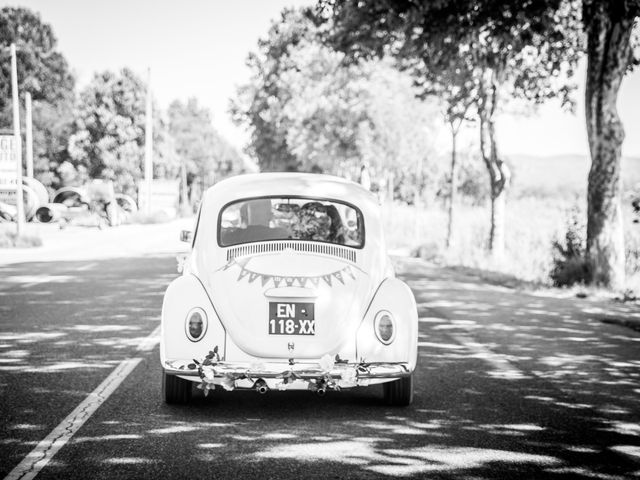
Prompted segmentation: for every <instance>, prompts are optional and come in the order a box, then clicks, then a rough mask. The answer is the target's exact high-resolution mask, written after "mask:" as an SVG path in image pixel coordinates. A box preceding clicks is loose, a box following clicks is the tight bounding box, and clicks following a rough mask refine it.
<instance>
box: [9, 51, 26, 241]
mask: <svg viewBox="0 0 640 480" xmlns="http://www.w3.org/2000/svg"><path fill="white" fill-rule="evenodd" d="M11 96H12V100H13V138H14V144H13V145H14V147H13V148H14V152H15V153H14V154H15V158H16V207H17V218H16V233H17V234H18V236H20V235H21V234H22V231H23V230H24V204H23V202H24V199H23V197H22V140H21V139H20V103H19V101H18V62H17V60H16V45H15V43H12V44H11Z"/></svg>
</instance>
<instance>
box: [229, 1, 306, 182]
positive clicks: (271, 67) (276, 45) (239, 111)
mask: <svg viewBox="0 0 640 480" xmlns="http://www.w3.org/2000/svg"><path fill="white" fill-rule="evenodd" d="M309 17H310V16H309V12H308V11H307V10H291V9H285V10H284V11H283V12H282V14H281V19H280V21H278V22H274V23H273V24H272V25H271V28H270V29H269V32H268V34H267V37H266V38H265V39H261V40H260V41H259V42H258V52H257V53H251V54H250V55H249V57H248V58H247V66H248V67H249V68H250V70H251V72H252V77H251V80H250V81H249V83H247V84H246V85H244V86H243V87H241V88H240V89H239V92H238V98H237V99H236V100H235V101H233V102H232V103H231V113H232V115H233V118H234V121H235V122H236V123H237V124H243V125H245V126H247V127H248V129H249V132H250V135H251V140H250V143H249V146H248V153H250V154H251V155H253V156H255V157H256V158H257V159H258V164H259V166H260V170H262V171H277V170H297V169H298V167H299V166H298V165H297V163H296V159H295V158H294V157H293V155H292V154H291V152H290V150H289V148H288V146H287V140H286V136H287V130H286V127H285V126H284V125H282V124H281V123H278V122H277V121H275V119H274V117H273V115H274V113H277V112H274V110H275V109H276V108H277V104H278V103H279V102H276V104H274V100H275V99H277V100H279V101H280V102H282V101H285V100H286V95H287V92H283V91H282V90H281V89H280V84H279V82H278V79H279V77H280V75H281V73H282V72H283V71H284V70H286V69H287V68H289V67H290V64H289V56H288V55H287V50H288V49H289V48H290V47H291V46H292V45H296V44H297V43H299V42H300V41H301V40H302V39H303V38H310V37H312V36H314V35H315V32H314V31H313V24H312V22H311V21H310V19H309Z"/></svg>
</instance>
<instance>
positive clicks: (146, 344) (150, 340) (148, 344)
mask: <svg viewBox="0 0 640 480" xmlns="http://www.w3.org/2000/svg"><path fill="white" fill-rule="evenodd" d="M160 328H161V326H160V325H158V326H157V327H156V329H155V330H154V331H153V332H151V333H150V334H149V335H148V336H147V337H145V338H144V340H142V341H141V342H140V344H139V345H138V347H137V348H136V350H138V351H139V352H150V351H151V350H153V349H154V348H155V347H156V345H158V344H159V343H160Z"/></svg>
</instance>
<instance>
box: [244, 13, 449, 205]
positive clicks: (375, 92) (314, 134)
mask: <svg viewBox="0 0 640 480" xmlns="http://www.w3.org/2000/svg"><path fill="white" fill-rule="evenodd" d="M281 23H282V25H281V24H275V25H273V26H272V28H271V31H270V34H269V37H268V40H265V41H262V42H261V43H260V46H261V50H262V51H264V52H271V53H272V54H277V55H279V57H278V58H271V57H270V56H267V55H263V56H256V55H254V56H252V58H254V59H258V58H259V59H260V60H259V61H257V60H256V63H254V64H253V67H252V68H253V72H254V74H253V76H252V79H251V82H250V83H249V84H248V85H246V86H244V87H242V88H241V90H240V97H241V98H240V100H239V101H237V102H236V103H235V112H236V115H238V113H241V114H242V115H241V117H240V118H241V120H242V121H243V122H245V123H246V124H247V125H248V126H249V129H250V130H251V131H252V132H253V136H252V145H253V146H254V148H253V150H254V151H255V152H258V151H259V149H258V148H256V143H255V139H256V138H264V139H267V141H271V140H273V139H272V137H271V135H272V134H273V132H279V133H278V135H279V138H280V139H281V140H280V141H279V143H278V145H279V147H280V150H278V156H277V158H275V159H274V160H273V161H265V159H264V157H260V156H259V157H258V158H259V159H260V164H261V167H262V168H263V169H264V168H265V166H266V168H268V169H273V166H274V165H276V162H279V168H280V169H283V170H285V169H289V168H291V167H294V168H296V169H300V170H304V171H323V172H326V173H333V174H337V175H341V176H345V177H349V178H352V179H355V178H357V175H358V172H359V171H360V168H361V166H362V165H365V164H366V165H369V166H370V167H371V168H372V170H373V172H374V173H375V176H377V177H378V179H379V180H380V179H386V182H385V184H386V185H387V186H388V188H389V189H390V190H392V191H393V189H394V184H393V182H392V181H391V180H392V179H393V178H394V177H395V178H399V177H400V175H401V173H402V171H407V170H409V171H410V172H411V173H409V174H407V173H405V175H409V176H410V178H411V179H412V184H416V183H420V184H422V183H425V182H432V184H433V185H435V183H436V178H435V177H436V176H435V175H424V174H423V169H429V168H432V169H433V167H434V165H433V163H434V162H433V156H432V155H431V153H432V151H433V146H432V144H433V142H432V138H431V136H430V132H431V131H432V130H433V117H434V115H433V113H434V110H435V109H434V107H433V105H432V104H430V103H429V102H424V101H419V100H417V99H416V94H417V90H416V89H415V87H414V86H413V85H412V80H411V78H410V77H409V76H408V75H407V74H404V73H401V72H399V71H398V70H397V69H396V68H394V66H393V64H392V62H390V61H388V60H375V61H371V62H368V63H363V64H361V65H348V64H347V63H346V62H345V61H344V60H345V55H344V54H343V53H341V52H336V51H333V50H332V49H330V48H328V47H326V46H324V45H322V43H321V42H320V39H319V31H318V27H317V26H316V25H315V24H314V23H313V22H311V21H310V20H309V19H308V17H307V15H306V14H305V11H297V12H291V11H288V12H286V13H285V14H284V15H283V18H282V20H281ZM291 23H296V24H302V25H298V26H297V27H295V26H293V25H290V24H291ZM292 31H294V32H302V31H303V32H304V35H298V36H295V37H292V36H291V35H290V32H292ZM287 39H289V40H291V41H290V42H289V44H288V46H287V47H286V48H285V47H283V44H284V42H285V41H286V40H287ZM269 42H273V43H274V44H275V45H278V46H280V47H281V48H277V49H276V48H271V47H270V46H269ZM273 65H278V70H277V73H274V70H273V69H271V68H270V66H273ZM266 91H270V92H272V94H270V95H269V97H268V100H267V101H263V99H262V95H263V94H264V92H266ZM247 92H252V93H251V95H249V97H248V98H249V99H250V101H249V102H248V103H247V102H243V99H246V97H245V96H246V93H247ZM240 106H242V108H240ZM258 108H259V112H260V114H259V115H258V116H254V115H252V114H251V112H255V111H257V109H258ZM417 178H419V179H420V181H419V182H418V181H417V180H416V179H417ZM377 185H378V184H377V183H376V186H377ZM433 190H435V187H434V189H433ZM401 195H402V196H403V197H405V199H408V200H414V199H415V197H416V192H414V191H412V192H410V193H407V192H401Z"/></svg>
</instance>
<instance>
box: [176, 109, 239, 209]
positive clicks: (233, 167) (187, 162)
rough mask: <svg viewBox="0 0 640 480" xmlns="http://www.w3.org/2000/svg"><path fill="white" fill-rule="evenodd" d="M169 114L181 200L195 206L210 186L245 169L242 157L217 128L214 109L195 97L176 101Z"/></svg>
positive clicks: (184, 203)
mask: <svg viewBox="0 0 640 480" xmlns="http://www.w3.org/2000/svg"><path fill="white" fill-rule="evenodd" d="M168 116H169V132H170V134H171V136H172V137H173V138H174V140H175V147H176V154H177V155H178V158H179V160H180V169H181V170H180V172H181V173H180V176H181V182H182V190H181V191H182V198H181V203H182V204H183V206H186V205H187V204H188V203H189V202H190V203H191V204H192V205H193V204H195V202H196V198H197V197H198V194H199V193H200V192H202V191H203V190H204V189H205V188H206V187H208V186H211V185H213V183H214V182H215V181H217V180H219V179H221V178H225V177H227V176H229V175H233V174H236V173H239V172H240V171H242V170H243V165H242V163H243V162H242V158H241V156H240V154H239V153H238V151H237V150H236V149H235V148H234V147H233V146H231V145H230V144H229V142H227V141H226V140H225V139H224V138H223V137H222V136H221V135H220V134H219V133H218V132H217V131H216V130H215V128H213V125H212V123H211V112H210V111H209V110H208V109H207V108H204V107H201V106H200V105H198V101H197V100H196V99H195V98H190V99H188V100H187V102H186V103H182V102H180V101H178V100H175V101H174V102H172V103H171V105H170V106H169V111H168ZM187 197H188V198H189V199H191V200H190V201H189V200H188V199H187Z"/></svg>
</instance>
